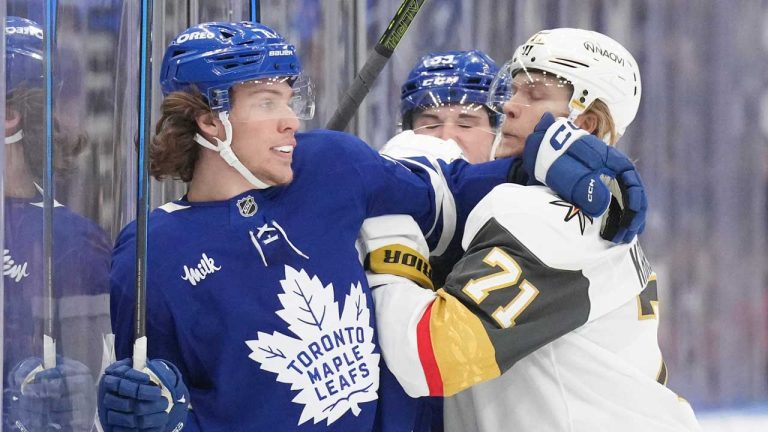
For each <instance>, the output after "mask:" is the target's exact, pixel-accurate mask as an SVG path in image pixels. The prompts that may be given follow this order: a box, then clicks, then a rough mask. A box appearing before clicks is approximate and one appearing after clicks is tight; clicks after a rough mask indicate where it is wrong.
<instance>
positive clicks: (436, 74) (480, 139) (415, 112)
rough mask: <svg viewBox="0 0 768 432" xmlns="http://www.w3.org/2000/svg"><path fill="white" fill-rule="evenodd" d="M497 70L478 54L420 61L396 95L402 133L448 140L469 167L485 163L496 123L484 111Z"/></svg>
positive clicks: (452, 53) (456, 53) (490, 113)
mask: <svg viewBox="0 0 768 432" xmlns="http://www.w3.org/2000/svg"><path fill="white" fill-rule="evenodd" d="M498 70H499V68H498V66H496V63H495V62H494V61H493V59H491V58H490V57H488V55H487V54H485V53H484V52H482V51H479V50H471V51H439V52H431V53H428V54H426V55H424V56H422V57H421V58H420V59H419V61H418V62H417V63H416V64H415V65H414V67H413V69H411V71H410V72H409V73H408V77H407V78H406V80H405V82H404V83H403V85H402V87H401V90H400V117H401V124H402V129H403V130H412V131H413V133H415V134H425V135H431V136H434V137H437V138H440V139H443V140H453V141H454V142H455V143H456V144H458V147H459V149H461V152H462V154H463V157H464V159H466V160H467V161H468V162H470V163H480V162H487V161H488V160H490V155H491V147H492V145H493V141H494V137H495V136H496V128H497V127H498V126H499V121H500V120H501V116H500V115H499V114H497V113H496V112H494V111H492V110H491V109H490V108H488V107H487V105H486V101H487V100H488V90H489V88H490V87H491V81H493V77H494V76H495V75H496V72H498ZM415 150H418V149H415Z"/></svg>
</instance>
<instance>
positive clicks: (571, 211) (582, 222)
mask: <svg viewBox="0 0 768 432" xmlns="http://www.w3.org/2000/svg"><path fill="white" fill-rule="evenodd" d="M549 203H550V204H552V205H556V206H558V207H565V208H567V209H568V211H567V212H566V213H565V218H563V221H564V222H570V221H571V219H573V218H576V217H578V220H579V229H580V230H581V235H584V231H585V230H586V229H587V221H589V224H590V225H592V224H593V223H594V219H593V218H592V216H589V215H586V214H584V212H583V211H581V209H580V208H578V207H576V206H575V205H573V204H571V203H569V202H568V201H563V200H557V201H550V202H549Z"/></svg>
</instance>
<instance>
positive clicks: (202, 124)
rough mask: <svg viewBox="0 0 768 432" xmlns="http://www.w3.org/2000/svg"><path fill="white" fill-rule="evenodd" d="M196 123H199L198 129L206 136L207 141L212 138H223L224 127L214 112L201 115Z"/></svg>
mask: <svg viewBox="0 0 768 432" xmlns="http://www.w3.org/2000/svg"><path fill="white" fill-rule="evenodd" d="M195 122H196V123H197V127H198V129H200V133H201V134H202V135H204V136H205V137H206V139H211V137H217V138H221V137H222V136H223V134H224V125H223V124H222V123H221V120H219V119H218V118H216V116H214V115H213V113H212V112H206V113H205V114H200V115H199V116H197V118H196V119H195Z"/></svg>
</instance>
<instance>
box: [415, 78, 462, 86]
mask: <svg viewBox="0 0 768 432" xmlns="http://www.w3.org/2000/svg"><path fill="white" fill-rule="evenodd" d="M458 82H459V77H455V76H453V77H435V78H427V79H425V80H424V81H422V82H421V85H422V86H425V87H426V86H432V85H438V86H440V85H452V84H456V83H458Z"/></svg>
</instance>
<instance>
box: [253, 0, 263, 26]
mask: <svg viewBox="0 0 768 432" xmlns="http://www.w3.org/2000/svg"><path fill="white" fill-rule="evenodd" d="M251 22H261V2H260V1H259V0H251Z"/></svg>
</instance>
